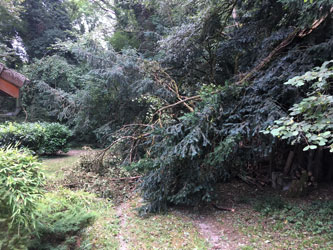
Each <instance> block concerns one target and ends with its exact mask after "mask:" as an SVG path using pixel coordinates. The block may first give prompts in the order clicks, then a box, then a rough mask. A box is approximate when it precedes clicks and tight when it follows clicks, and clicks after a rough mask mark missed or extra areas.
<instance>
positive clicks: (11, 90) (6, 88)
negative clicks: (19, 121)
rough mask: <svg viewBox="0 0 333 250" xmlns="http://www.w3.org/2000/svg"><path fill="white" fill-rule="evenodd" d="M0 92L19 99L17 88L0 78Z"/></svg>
mask: <svg viewBox="0 0 333 250" xmlns="http://www.w3.org/2000/svg"><path fill="white" fill-rule="evenodd" d="M0 90H2V91H3V92H5V93H7V94H8V95H10V96H12V97H14V98H19V95H20V90H19V88H18V87H16V86H15V85H13V84H11V83H10V82H8V81H6V80H4V79H2V78H0Z"/></svg>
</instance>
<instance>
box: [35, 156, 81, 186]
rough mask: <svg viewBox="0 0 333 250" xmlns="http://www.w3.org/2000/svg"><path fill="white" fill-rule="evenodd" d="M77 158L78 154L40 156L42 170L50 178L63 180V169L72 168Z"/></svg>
mask: <svg viewBox="0 0 333 250" xmlns="http://www.w3.org/2000/svg"><path fill="white" fill-rule="evenodd" d="M79 159H80V156H79V155H71V156H67V155H64V156H54V157H43V158H41V160H42V163H43V168H42V170H43V172H44V174H45V176H46V177H47V178H48V179H50V180H54V181H55V180H58V181H59V180H63V179H64V170H66V169H71V168H73V167H74V165H75V164H76V163H77V161H78V160H79Z"/></svg>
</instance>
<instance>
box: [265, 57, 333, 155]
mask: <svg viewBox="0 0 333 250" xmlns="http://www.w3.org/2000/svg"><path fill="white" fill-rule="evenodd" d="M309 82H311V83H312V85H311V87H310V90H311V91H310V92H309V93H307V97H306V98H304V99H303V100H302V101H301V102H300V103H297V104H294V105H293V106H292V107H291V108H290V109H289V110H290V113H289V115H288V116H285V117H282V118H280V119H279V120H276V121H275V122H274V123H275V124H274V125H273V126H270V127H268V128H267V130H266V131H264V133H265V134H268V133H270V134H272V135H273V136H275V137H278V138H280V137H281V139H288V140H289V142H290V143H291V144H292V145H294V144H297V143H300V144H303V145H304V149H303V150H304V151H307V150H309V149H316V148H317V147H318V146H319V147H326V148H330V152H331V153H332V152H333V135H332V132H333V124H332V118H333V109H332V106H333V95H332V90H331V85H332V82H333V60H331V61H327V62H325V63H324V64H323V65H322V66H321V67H317V68H315V69H313V70H312V71H308V72H306V73H305V74H304V75H302V76H296V77H294V78H292V79H290V80H289V81H287V82H286V83H285V84H286V85H292V86H295V87H302V86H304V85H305V84H306V83H309ZM305 145H306V146H305Z"/></svg>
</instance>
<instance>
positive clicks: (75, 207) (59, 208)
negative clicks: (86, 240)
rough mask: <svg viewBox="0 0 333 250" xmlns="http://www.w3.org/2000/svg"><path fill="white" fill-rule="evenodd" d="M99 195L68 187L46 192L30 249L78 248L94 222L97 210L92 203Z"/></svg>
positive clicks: (40, 205) (39, 206) (39, 204)
mask: <svg viewBox="0 0 333 250" xmlns="http://www.w3.org/2000/svg"><path fill="white" fill-rule="evenodd" d="M95 200H96V198H95V197H94V195H92V194H88V193H85V192H83V191H76V192H72V191H70V190H68V189H59V190H58V191H55V192H51V193H46V194H45V198H44V199H43V200H41V201H40V202H39V203H38V205H37V216H36V219H37V225H36V229H35V231H34V235H33V238H32V240H31V241H30V242H29V246H28V249H30V250H34V249H36V250H37V249H38V250H40V249H50V250H51V249H52V250H53V249H54V250H55V249H76V248H77V247H79V242H80V234H81V233H82V230H83V229H84V228H86V227H87V226H89V225H91V224H92V223H93V221H94V220H95V218H96V213H95V212H92V211H90V208H89V207H90V206H91V204H93V203H94V202H95Z"/></svg>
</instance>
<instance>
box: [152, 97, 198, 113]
mask: <svg viewBox="0 0 333 250" xmlns="http://www.w3.org/2000/svg"><path fill="white" fill-rule="evenodd" d="M199 99H201V96H200V95H196V96H191V97H189V98H186V99H183V100H181V101H178V102H175V103H173V104H170V105H167V106H164V107H162V108H160V109H159V110H157V111H156V112H155V113H154V115H156V114H158V113H160V112H162V111H163V110H165V109H169V108H172V107H174V106H177V105H179V104H182V103H184V102H188V101H193V100H199Z"/></svg>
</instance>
